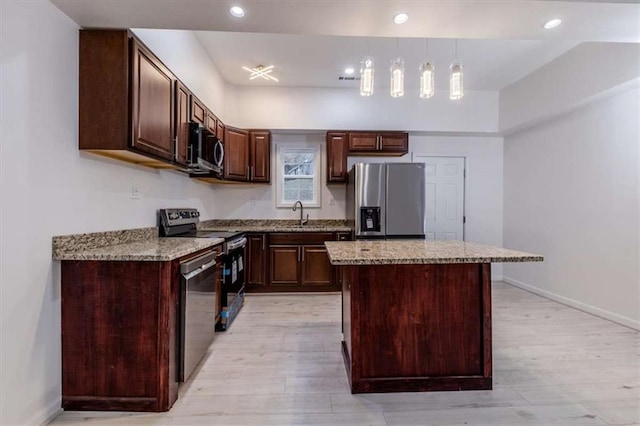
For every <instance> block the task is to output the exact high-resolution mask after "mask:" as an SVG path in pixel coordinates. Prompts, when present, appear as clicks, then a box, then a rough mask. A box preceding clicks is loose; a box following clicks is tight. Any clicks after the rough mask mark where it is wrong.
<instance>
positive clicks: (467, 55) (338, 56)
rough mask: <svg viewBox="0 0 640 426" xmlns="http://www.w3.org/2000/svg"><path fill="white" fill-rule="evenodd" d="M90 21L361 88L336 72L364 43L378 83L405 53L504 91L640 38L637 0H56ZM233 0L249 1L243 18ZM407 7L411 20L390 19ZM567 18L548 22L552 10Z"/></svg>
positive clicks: (319, 83) (235, 74)
mask: <svg viewBox="0 0 640 426" xmlns="http://www.w3.org/2000/svg"><path fill="white" fill-rule="evenodd" d="M51 1H52V3H54V4H55V5H56V6H58V7H59V8H60V9H61V10H62V11H63V12H65V13H66V14H67V15H69V16H70V17H71V18H72V19H73V20H75V21H76V22H77V23H78V24H80V25H81V26H83V27H107V28H162V29H187V30H199V31H197V36H198V37H199V39H200V40H201V41H202V44H203V45H204V46H205V48H206V49H207V51H208V52H209V55H210V56H211V58H212V59H213V61H214V63H215V65H216V66H217V68H218V69H219V70H220V72H221V74H222V76H223V78H225V80H227V81H229V82H231V83H234V84H238V85H279V86H299V87H356V86H357V84H358V83H357V82H353V81H339V80H338V75H340V74H342V73H343V71H344V68H345V67H346V66H347V65H351V66H353V67H354V68H356V69H357V68H358V61H359V60H360V59H361V58H362V56H363V55H364V54H366V53H367V52H368V53H370V54H371V56H373V57H374V58H375V60H376V86H377V87H384V86H387V85H388V82H387V79H388V75H389V73H388V64H389V61H390V59H391V58H393V57H395V56H397V52H398V48H397V44H398V45H399V53H400V56H402V57H403V58H404V59H405V66H406V73H407V74H406V85H407V88H408V89H411V88H412V87H416V85H417V78H418V77H417V67H418V65H419V62H420V61H421V60H422V59H423V58H424V57H425V56H426V47H425V39H426V38H427V37H428V38H429V39H430V42H429V58H430V59H431V60H432V61H433V62H434V63H435V65H436V86H437V87H439V88H443V89H444V88H446V85H447V79H446V73H445V72H444V71H446V70H447V68H448V66H449V65H450V63H451V61H452V60H453V57H454V40H453V39H454V38H458V39H460V41H459V49H458V50H459V53H458V57H459V59H460V62H461V63H463V65H464V66H465V71H466V72H465V87H466V88H467V89H472V90H499V89H501V88H503V87H505V86H507V85H509V84H511V83H513V82H514V81H517V80H518V79H520V78H521V77H523V76H525V75H526V74H528V73H530V72H531V71H533V70H535V69H537V68H539V67H540V66H542V65H544V64H546V63H547V62H549V61H550V60H552V59H553V58H555V57H557V56H559V55H561V54H562V53H564V52H565V51H567V50H568V49H570V48H572V47H573V46H575V45H577V44H579V43H580V42H583V41H616V42H640V4H639V2H638V1H636V0H618V1H614V2H601V1H556V0H495V1H494V0H393V1H384V0H161V1H159V0H82V1H79V0H51ZM231 5H241V6H242V7H244V9H245V10H246V16H245V17H244V18H242V19H237V18H233V17H232V16H231V15H230V14H229V7H230V6H231ZM399 11H404V12H407V13H409V21H408V22H407V23H406V24H404V25H396V24H394V23H393V22H392V18H393V15H394V14H395V13H397V12H399ZM554 17H560V18H562V19H563V24H562V25H561V26H560V27H558V28H556V29H554V30H550V31H548V30H544V29H542V24H543V23H544V22H546V21H547V20H548V19H550V18H554ZM243 65H246V66H249V67H253V66H256V65H265V66H267V65H275V70H274V73H273V74H274V75H275V76H277V77H278V78H279V79H280V82H279V83H273V82H267V81H265V80H262V79H256V80H252V81H249V80H248V77H247V73H246V72H245V71H243V70H242V69H241V67H242V66H243Z"/></svg>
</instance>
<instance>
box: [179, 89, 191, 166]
mask: <svg viewBox="0 0 640 426" xmlns="http://www.w3.org/2000/svg"><path fill="white" fill-rule="evenodd" d="M190 102H191V92H190V91H189V89H187V88H186V87H185V86H184V85H183V84H182V83H180V82H179V81H176V162H177V163H178V164H182V165H187V146H188V145H189V104H190Z"/></svg>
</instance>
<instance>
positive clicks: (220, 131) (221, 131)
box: [216, 120, 224, 142]
mask: <svg viewBox="0 0 640 426" xmlns="http://www.w3.org/2000/svg"><path fill="white" fill-rule="evenodd" d="M216 137H217V138H218V139H220V140H221V141H223V142H224V124H223V123H222V120H218V123H217V126H216Z"/></svg>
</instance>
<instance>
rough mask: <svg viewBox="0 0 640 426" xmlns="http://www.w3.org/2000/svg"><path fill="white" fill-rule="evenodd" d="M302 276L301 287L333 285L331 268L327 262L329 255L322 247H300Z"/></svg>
mask: <svg viewBox="0 0 640 426" xmlns="http://www.w3.org/2000/svg"><path fill="white" fill-rule="evenodd" d="M300 250H301V251H302V262H301V265H302V268H301V269H302V271H301V272H302V276H301V278H300V281H301V283H300V284H301V285H303V286H320V285H324V286H329V285H331V284H332V283H333V278H334V277H333V268H332V266H331V262H329V255H328V254H327V249H326V248H325V247H324V246H319V247H318V246H302V247H300Z"/></svg>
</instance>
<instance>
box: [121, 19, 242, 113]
mask: <svg viewBox="0 0 640 426" xmlns="http://www.w3.org/2000/svg"><path fill="white" fill-rule="evenodd" d="M133 32H134V33H135V34H136V36H138V37H139V38H140V40H142V41H143V43H144V44H146V45H147V47H148V48H149V49H151V51H152V52H153V53H154V54H155V55H156V56H157V57H158V58H160V60H161V61H162V62H163V63H164V64H165V65H166V66H167V67H168V68H169V69H170V70H171V72H173V73H174V74H175V75H176V76H177V77H178V78H179V79H180V81H182V82H183V83H184V84H185V85H186V86H187V87H188V88H189V90H191V91H192V92H193V93H194V94H195V95H196V96H197V97H198V98H199V99H200V100H201V101H202V102H204V103H205V105H207V107H209V109H210V110H211V111H213V113H214V114H215V115H216V116H218V117H219V118H221V119H222V121H225V122H229V123H230V124H233V123H232V120H235V117H234V116H232V115H233V114H230V113H229V111H228V110H227V109H226V108H225V104H226V102H227V100H228V98H229V96H228V92H229V91H230V89H229V85H228V84H227V83H225V81H224V80H223V79H222V76H221V75H220V73H219V72H218V70H217V68H216V67H215V65H214V64H213V62H212V61H211V58H210V57H209V55H208V54H207V52H206V50H205V49H204V47H203V46H202V43H201V42H200V40H199V39H198V37H196V35H195V34H194V33H193V31H182V30H149V29H142V28H136V29H134V30H133Z"/></svg>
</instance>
